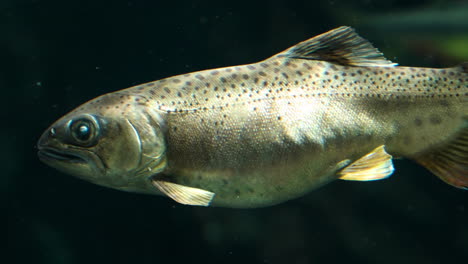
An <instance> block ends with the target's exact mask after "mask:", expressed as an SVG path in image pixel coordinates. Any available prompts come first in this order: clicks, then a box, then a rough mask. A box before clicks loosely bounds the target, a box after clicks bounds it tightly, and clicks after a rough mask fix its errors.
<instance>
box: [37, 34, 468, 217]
mask: <svg viewBox="0 0 468 264" xmlns="http://www.w3.org/2000/svg"><path fill="white" fill-rule="evenodd" d="M467 120H468V63H463V64H461V65H460V66H456V67H452V68H444V69H431V68H413V67H400V66H397V64H396V63H393V62H391V61H389V60H387V59H385V58H384V57H383V55H382V54H381V53H380V52H379V51H378V50H377V49H376V48H374V47H373V46H372V44H370V43H369V42H368V41H367V40H365V39H363V38H362V37H360V36H359V35H357V33H356V32H355V31H354V30H353V29H352V28H350V27H339V28H336V29H334V30H331V31H329V32H326V33H324V34H321V35H318V36H316V37H314V38H311V39H309V40H306V41H304V42H301V43H299V44H297V45H295V46H293V47H291V48H289V49H287V50H286V51H284V52H281V53H279V54H277V55H274V56H273V57H270V58H268V59H266V60H264V61H261V62H258V63H253V64H248V65H242V66H234V67H226V68H219V69H212V70H204V71H199V72H194V73H188V74H184V75H178V76H174V77H170V78H166V79H162V80H158V81H154V82H150V83H146V84H142V85H137V86H134V87H131V88H128V89H125V90H120V91H117V92H113V93H109V94H106V95H103V96H100V97H98V98H96V99H93V100H91V101H89V102H87V103H85V104H83V105H81V106H79V107H78V108H77V109H75V110H73V111H72V112H70V113H68V114H67V115H65V116H64V117H62V118H61V119H59V120H58V121H56V122H55V123H54V124H53V125H52V126H51V127H50V128H49V129H47V130H46V131H45V133H44V134H43V135H42V136H41V138H40V139H39V142H38V149H39V157H40V159H41V160H42V161H44V162H45V163H47V164H48V165H50V166H52V167H55V168H57V169H59V170H61V171H63V172H65V173H69V174H72V175H75V176H77V177H80V178H83V179H85V180H88V181H91V182H93V183H96V184H99V185H103V186H107V187H111V188H115V189H119V190H125V191H131V192H140V193H148V194H163V195H166V196H168V197H170V198H172V199H173V200H175V201H177V202H179V203H182V204H189V205H203V206H207V205H210V204H212V205H215V206H226V207H243V208H245V207H262V206H269V205H273V204H277V203H280V202H283V201H286V200H290V199H293V198H295V197H299V196H301V195H303V194H305V193H307V192H309V191H310V190H313V189H315V188H317V187H319V186H321V185H323V184H326V183H328V182H330V181H332V180H335V179H342V180H355V181H371V180H378V179H383V178H386V177H388V176H389V175H391V174H392V172H393V171H394V168H393V165H392V158H393V157H405V158H409V159H412V160H415V161H416V162H418V163H420V164H421V165H423V166H425V167H426V168H427V169H429V170H430V171H432V172H433V173H434V174H435V175H437V176H438V177H439V178H441V179H442V180H444V181H445V182H447V183H448V184H451V185H453V186H455V187H459V188H465V189H466V188H467V187H468V175H467V172H468V170H467V168H468V121H467Z"/></svg>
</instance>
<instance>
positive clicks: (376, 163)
mask: <svg viewBox="0 0 468 264" xmlns="http://www.w3.org/2000/svg"><path fill="white" fill-rule="evenodd" d="M393 170H394V169H393V163H392V156H391V155H390V154H388V153H387V152H386V151H385V146H384V145H382V146H379V147H377V148H375V149H374V150H373V151H372V152H370V153H369V154H367V155H365V156H364V157H362V158H360V159H358V160H356V161H355V162H353V163H351V164H350V165H348V166H347V167H345V168H344V169H343V170H341V171H340V172H338V175H339V177H340V179H341V180H347V181H375V180H381V179H385V178H387V177H388V176H390V175H391V174H392V173H393Z"/></svg>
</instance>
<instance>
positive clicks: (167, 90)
mask: <svg viewBox="0 0 468 264" xmlns="http://www.w3.org/2000/svg"><path fill="white" fill-rule="evenodd" d="M163 89H164V91H166V93H168V94H170V93H171V90H170V89H169V88H168V87H164V88H163Z"/></svg>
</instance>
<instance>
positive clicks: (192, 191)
mask: <svg viewBox="0 0 468 264" xmlns="http://www.w3.org/2000/svg"><path fill="white" fill-rule="evenodd" d="M151 182H152V183H153V185H154V186H156V188H158V189H159V190H160V191H161V192H162V193H164V194H165V195H167V196H169V197H170V198H172V199H173V200H174V201H176V202H178V203H181V204H187V205H199V206H208V205H210V203H211V200H213V197H214V195H215V194H214V193H212V192H209V191H205V190H202V189H198V188H193V187H188V186H184V185H180V184H177V183H172V182H166V181H158V180H154V179H153V180H151Z"/></svg>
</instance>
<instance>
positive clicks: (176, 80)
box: [172, 79, 180, 83]
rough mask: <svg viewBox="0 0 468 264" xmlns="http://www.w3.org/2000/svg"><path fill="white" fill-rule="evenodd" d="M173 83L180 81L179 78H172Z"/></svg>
mask: <svg viewBox="0 0 468 264" xmlns="http://www.w3.org/2000/svg"><path fill="white" fill-rule="evenodd" d="M172 82H173V83H180V80H179V79H174V80H172Z"/></svg>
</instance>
